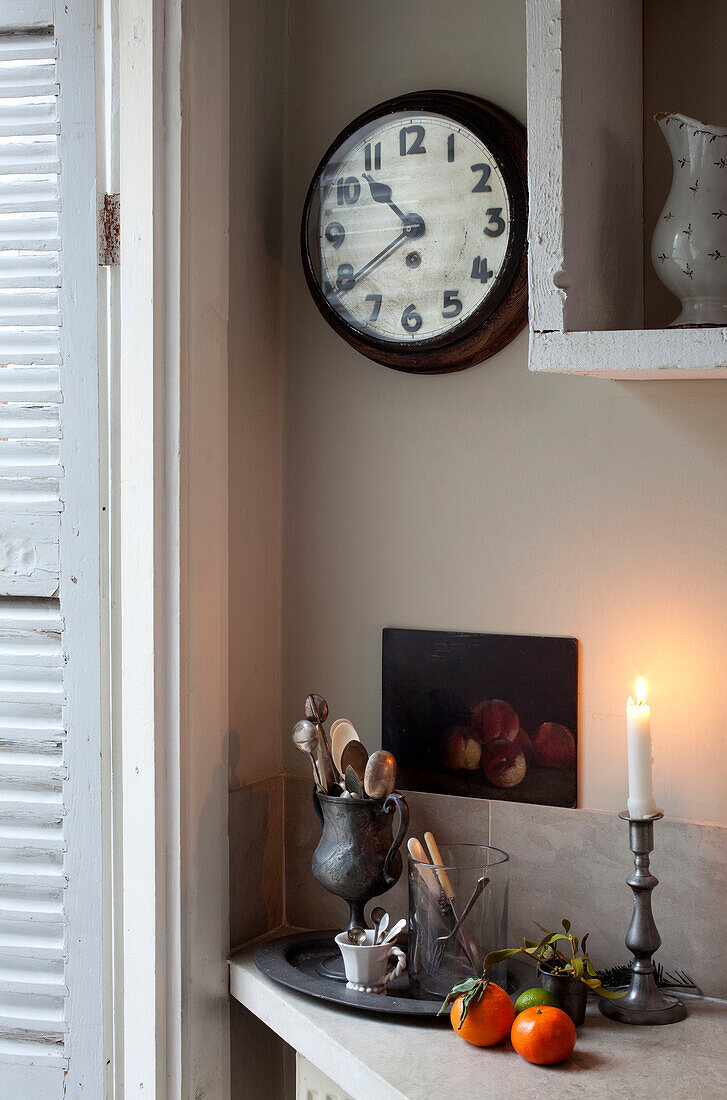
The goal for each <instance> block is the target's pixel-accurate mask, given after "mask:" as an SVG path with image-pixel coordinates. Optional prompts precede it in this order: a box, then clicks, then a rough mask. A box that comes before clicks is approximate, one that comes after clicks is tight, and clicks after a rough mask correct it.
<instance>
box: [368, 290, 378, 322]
mask: <svg viewBox="0 0 727 1100" xmlns="http://www.w3.org/2000/svg"><path fill="white" fill-rule="evenodd" d="M365 301H367V302H373V303H374V305H373V309H372V310H371V316H370V317H369V321H376V320H378V316H379V314H380V313H381V295H380V294H367V295H366V298H365Z"/></svg>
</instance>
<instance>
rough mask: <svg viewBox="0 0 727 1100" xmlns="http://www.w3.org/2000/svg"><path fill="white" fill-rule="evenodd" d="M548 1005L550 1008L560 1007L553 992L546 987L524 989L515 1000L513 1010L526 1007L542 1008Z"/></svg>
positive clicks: (521, 1009) (521, 1010) (518, 1010)
mask: <svg viewBox="0 0 727 1100" xmlns="http://www.w3.org/2000/svg"><path fill="white" fill-rule="evenodd" d="M543 1005H548V1006H549V1007H550V1008H560V1001H559V1000H558V998H557V997H556V996H555V994H554V993H549V992H548V990H547V989H540V988H537V989H526V990H525V992H524V993H521V994H520V996H519V997H518V999H517V1000H516V1001H515V1011H516V1012H524V1011H525V1009H526V1008H542V1007H543Z"/></svg>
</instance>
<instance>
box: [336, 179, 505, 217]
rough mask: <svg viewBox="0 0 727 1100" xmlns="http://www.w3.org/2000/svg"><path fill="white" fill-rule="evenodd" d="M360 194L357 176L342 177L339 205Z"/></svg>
mask: <svg viewBox="0 0 727 1100" xmlns="http://www.w3.org/2000/svg"><path fill="white" fill-rule="evenodd" d="M360 194H361V184H360V183H359V181H358V179H357V178H356V176H347V177H346V179H344V178H343V177H341V178H340V179H339V181H338V183H337V184H336V196H337V199H338V205H339V206H343V205H344V203H345V204H346V206H353V204H354V203H355V202H358V199H359V195H360ZM488 213H489V211H488Z"/></svg>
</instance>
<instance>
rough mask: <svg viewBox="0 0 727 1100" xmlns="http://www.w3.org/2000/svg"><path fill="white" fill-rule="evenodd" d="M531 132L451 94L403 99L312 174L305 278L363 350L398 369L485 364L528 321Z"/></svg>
mask: <svg viewBox="0 0 727 1100" xmlns="http://www.w3.org/2000/svg"><path fill="white" fill-rule="evenodd" d="M524 167H525V134H524V130H523V128H522V127H521V126H520V124H519V123H517V122H516V121H515V120H514V119H513V118H512V117H511V116H510V115H508V114H506V112H504V111H502V110H501V108H498V107H495V106H494V105H493V104H489V103H487V102H486V101H484V100H478V99H475V98H474V97H471V96H464V95H461V94H459V93H454V92H419V93H413V94H411V95H406V96H400V97H398V98H397V99H394V100H390V101H389V102H388V103H384V104H381V105H380V106H378V107H375V108H373V109H372V110H371V111H368V112H366V114H364V115H362V116H360V117H359V118H358V119H356V120H355V121H354V122H353V123H351V125H350V126H348V127H347V128H346V130H344V131H343V133H342V134H341V135H340V136H339V137H338V138H337V139H336V141H335V142H334V144H333V145H332V147H331V149H329V151H328V152H327V153H326V155H325V157H324V158H323V160H322V162H321V164H320V165H319V168H318V170H317V172H316V174H315V176H314V178H313V182H312V184H311V187H310V190H309V192H308V197H307V200H306V204H305V210H304V215H303V230H302V250H303V262H304V268H305V272H306V277H307V279H308V285H309V287H310V289H311V292H312V294H313V297H314V300H315V301H316V304H317V305H318V307H319V309H320V310H321V312H322V314H323V316H324V317H325V318H326V320H327V321H328V322H329V323H330V324H331V325H332V327H333V328H334V329H336V331H337V332H339V333H340V334H341V335H342V336H343V337H344V338H345V339H346V340H347V341H348V342H349V343H350V344H351V345H352V346H353V347H355V348H356V349H357V350H358V351H360V352H362V353H363V354H364V355H367V356H368V357H369V358H371V359H375V360H377V361H378V362H381V363H385V364H386V365H387V366H391V367H395V368H397V369H399V370H405V371H411V372H417V373H442V372H445V371H453V370H461V369H463V368H464V367H468V366H471V365H473V364H474V363H477V362H481V361H482V360H484V359H486V358H488V357H489V356H490V355H492V354H494V352H496V351H498V350H499V349H500V348H501V347H503V346H504V345H505V344H506V343H507V342H508V341H509V340H511V339H512V338H513V336H514V335H516V333H517V332H519V331H520V329H521V328H522V327H523V325H524V324H525V322H526V320H527V288H526V272H525V231H526V224H527V200H526V190H525V180H524Z"/></svg>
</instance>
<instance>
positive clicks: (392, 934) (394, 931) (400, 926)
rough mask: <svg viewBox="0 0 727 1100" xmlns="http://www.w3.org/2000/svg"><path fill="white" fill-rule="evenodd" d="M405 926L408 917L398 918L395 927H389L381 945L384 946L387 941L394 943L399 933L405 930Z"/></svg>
mask: <svg viewBox="0 0 727 1100" xmlns="http://www.w3.org/2000/svg"><path fill="white" fill-rule="evenodd" d="M405 928H406V918H405V917H402V918H401V920H398V921H397V922H396V924H395V925H394V927H393V928H390V929H389V931H388V933H387V935H386V936H384V938H383V940H382V941H381V946H382V947H383V946H384V944H385V943H393V942H394V940H395V939H396V937H397V936H398V935H399V933H400V932H403V931H404V929H405Z"/></svg>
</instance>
